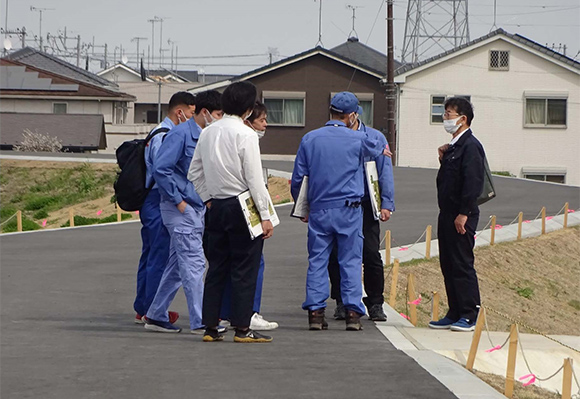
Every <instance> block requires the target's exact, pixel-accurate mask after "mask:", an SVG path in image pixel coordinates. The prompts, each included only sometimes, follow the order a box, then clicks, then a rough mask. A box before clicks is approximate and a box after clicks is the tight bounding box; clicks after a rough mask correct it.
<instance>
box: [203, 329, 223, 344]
mask: <svg viewBox="0 0 580 399" xmlns="http://www.w3.org/2000/svg"><path fill="white" fill-rule="evenodd" d="M223 340H224V336H223V334H220V333H219V332H218V330H217V329H215V328H206V329H205V333H204V334H203V342H218V341H223Z"/></svg>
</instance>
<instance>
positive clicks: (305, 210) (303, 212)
mask: <svg viewBox="0 0 580 399" xmlns="http://www.w3.org/2000/svg"><path fill="white" fill-rule="evenodd" d="M309 213H310V204H309V203H308V176H304V177H303V178H302V184H301V185H300V191H299V192H298V198H296V202H295V203H294V206H293V207H292V212H291V213H290V216H292V217H295V218H305V217H307V216H308V214H309Z"/></svg>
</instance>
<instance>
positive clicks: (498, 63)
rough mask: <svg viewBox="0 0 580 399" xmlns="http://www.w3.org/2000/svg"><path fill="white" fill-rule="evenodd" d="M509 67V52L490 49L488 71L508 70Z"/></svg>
mask: <svg viewBox="0 0 580 399" xmlns="http://www.w3.org/2000/svg"><path fill="white" fill-rule="evenodd" d="M509 69H510V52H509V51H499V50H490V52H489V70H490V71H509Z"/></svg>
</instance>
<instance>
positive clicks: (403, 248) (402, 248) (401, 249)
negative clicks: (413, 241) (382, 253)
mask: <svg viewBox="0 0 580 399" xmlns="http://www.w3.org/2000/svg"><path fill="white" fill-rule="evenodd" d="M408 249H409V247H401V248H399V251H406V250H408Z"/></svg>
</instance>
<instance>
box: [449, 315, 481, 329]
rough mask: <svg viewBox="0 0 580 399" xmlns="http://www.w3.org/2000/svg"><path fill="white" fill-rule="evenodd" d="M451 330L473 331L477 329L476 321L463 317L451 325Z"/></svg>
mask: <svg viewBox="0 0 580 399" xmlns="http://www.w3.org/2000/svg"><path fill="white" fill-rule="evenodd" d="M450 328H451V331H466V332H468V331H473V330H475V321H473V320H470V319H466V318H465V317H462V318H461V319H459V320H458V321H456V322H455V323H453V324H452V325H451V327H450Z"/></svg>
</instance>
